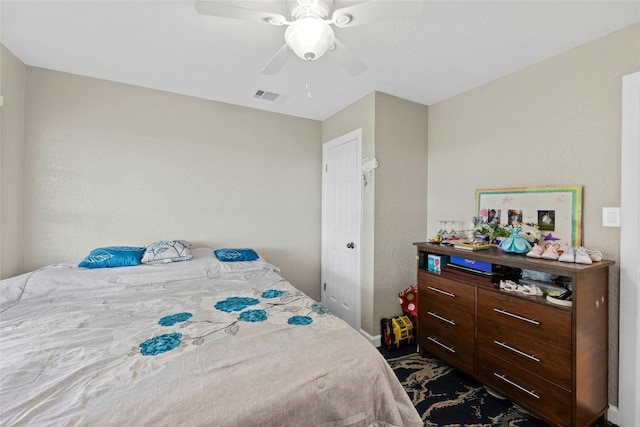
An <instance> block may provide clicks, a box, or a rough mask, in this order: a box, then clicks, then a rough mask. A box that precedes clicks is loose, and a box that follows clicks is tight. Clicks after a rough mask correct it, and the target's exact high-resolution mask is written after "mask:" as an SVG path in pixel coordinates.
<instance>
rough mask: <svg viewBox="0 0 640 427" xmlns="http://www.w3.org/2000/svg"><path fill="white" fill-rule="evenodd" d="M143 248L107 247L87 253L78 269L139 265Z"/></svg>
mask: <svg viewBox="0 0 640 427" xmlns="http://www.w3.org/2000/svg"><path fill="white" fill-rule="evenodd" d="M142 254H144V248H143V247H142V248H140V247H131V246H108V247H104V248H96V249H94V250H92V251H91V252H89V255H87V256H86V257H85V259H83V260H82V261H81V262H80V264H78V267H85V268H106V267H127V266H132V265H138V264H140V260H141V259H142Z"/></svg>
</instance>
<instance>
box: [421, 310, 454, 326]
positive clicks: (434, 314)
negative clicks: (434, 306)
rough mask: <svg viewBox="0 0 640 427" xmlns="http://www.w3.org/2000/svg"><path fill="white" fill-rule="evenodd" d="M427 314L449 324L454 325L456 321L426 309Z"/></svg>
mask: <svg viewBox="0 0 640 427" xmlns="http://www.w3.org/2000/svg"><path fill="white" fill-rule="evenodd" d="M427 314H429V316H433V317H435V318H436V319H439V320H442V321H443V322H447V323H448V324H450V325H453V326H456V322H454V321H453V320H449V319H447V318H446V317H442V316H440V315H438V314H436V313H434V312H432V311H427Z"/></svg>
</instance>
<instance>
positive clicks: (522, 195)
mask: <svg viewBox="0 0 640 427" xmlns="http://www.w3.org/2000/svg"><path fill="white" fill-rule="evenodd" d="M492 208H493V209H500V210H501V211H502V212H503V213H504V212H508V211H509V209H515V210H521V211H522V212H523V215H522V217H523V222H525V223H527V222H533V223H537V221H538V211H539V210H554V211H555V223H556V226H555V230H554V231H553V232H551V233H552V235H553V236H555V238H557V239H559V240H557V241H555V242H556V243H560V245H561V246H563V247H564V246H571V247H574V248H577V247H579V246H582V186H580V185H563V186H548V187H522V188H493V189H478V190H476V215H478V216H481V211H483V210H486V209H492ZM500 223H501V224H506V221H505V220H504V219H503V218H501V221H500ZM541 234H542V235H543V236H547V235H548V234H549V232H548V231H544V230H542V231H541ZM543 239H544V237H542V238H541V240H543Z"/></svg>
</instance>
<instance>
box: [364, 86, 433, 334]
mask: <svg viewBox="0 0 640 427" xmlns="http://www.w3.org/2000/svg"><path fill="white" fill-rule="evenodd" d="M427 117H428V115H427V106H425V105H421V104H416V103H413V102H409V101H406V100H404V99H400V98H397V97H395V96H391V95H387V94H384V93H380V92H376V158H377V159H378V161H379V162H380V167H379V168H378V169H377V170H376V182H377V184H376V188H375V193H376V197H375V264H374V271H375V295H374V297H375V301H374V312H373V319H372V321H373V332H375V334H376V335H377V334H379V333H380V319H381V318H383V317H386V318H388V317H392V316H396V315H398V314H401V309H400V304H399V302H398V292H399V291H401V290H403V289H405V288H407V287H409V286H411V285H412V284H413V283H415V282H416V247H415V246H414V245H413V243H414V242H418V241H424V239H425V238H426V236H427V182H428V178H427V176H428V175H427V158H428V156H427Z"/></svg>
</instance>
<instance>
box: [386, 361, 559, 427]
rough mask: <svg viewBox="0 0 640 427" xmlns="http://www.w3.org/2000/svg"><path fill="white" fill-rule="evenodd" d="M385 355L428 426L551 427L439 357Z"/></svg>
mask: <svg viewBox="0 0 640 427" xmlns="http://www.w3.org/2000/svg"><path fill="white" fill-rule="evenodd" d="M381 352H382V354H383V355H384V356H385V357H386V358H387V362H388V363H389V365H390V366H391V368H393V370H394V372H395V373H396V375H397V376H398V378H399V379H400V382H401V383H402V385H403V386H404V388H405V390H406V391H407V393H408V394H409V397H410V398H411V400H412V401H413V404H414V405H415V407H416V409H417V410H418V412H419V413H420V414H421V416H422V420H423V421H424V425H425V426H428V427H431V426H438V427H444V426H447V427H454V426H470V427H485V426H505V427H512V426H513V427H516V426H517V427H547V426H548V424H546V423H545V422H543V421H541V420H540V419H538V418H536V417H535V416H533V415H531V414H529V413H527V412H526V411H524V410H523V409H519V408H518V407H517V406H515V405H514V404H513V403H511V402H510V401H508V400H506V399H499V398H497V397H494V396H492V395H491V394H489V393H488V392H487V390H486V389H485V388H484V387H483V386H482V385H481V384H479V383H478V382H476V381H475V380H473V379H471V378H469V377H468V376H466V375H465V374H463V373H461V372H459V371H457V370H456V369H454V368H452V367H450V366H449V365H447V364H446V363H444V362H442V361H440V360H439V359H437V358H435V357H432V356H430V355H427V356H426V357H422V356H420V355H419V354H418V353H408V354H405V355H401V356H397V357H394V356H395V355H394V354H393V353H389V352H385V351H381Z"/></svg>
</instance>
